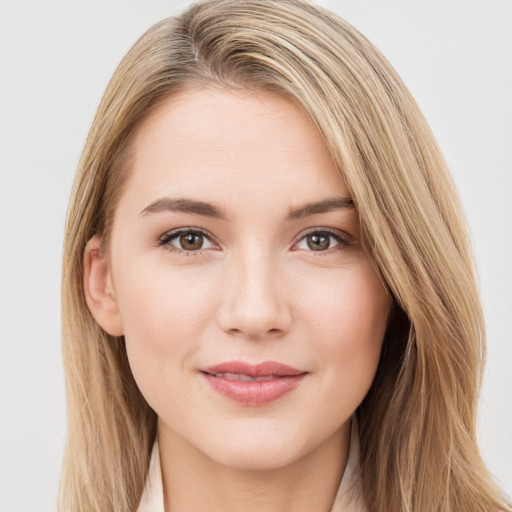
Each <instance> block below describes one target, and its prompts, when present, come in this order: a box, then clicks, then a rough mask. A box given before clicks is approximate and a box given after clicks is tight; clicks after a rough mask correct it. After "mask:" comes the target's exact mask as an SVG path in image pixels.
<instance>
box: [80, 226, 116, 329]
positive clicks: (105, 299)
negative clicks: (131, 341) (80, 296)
mask: <svg viewBox="0 0 512 512" xmlns="http://www.w3.org/2000/svg"><path fill="white" fill-rule="evenodd" d="M84 291H85V300H86V302H87V306H88V307H89V311H90V312H91V314H92V316H93V317H94V318H95V320H96V322H98V324H99V325H100V326H101V327H102V328H103V330H104V331H106V332H107V333H108V334H110V335H111V336H122V335H123V334H124V330H123V325H122V322H121V316H120V314H119V309H118V307H117V302H116V298H115V294H114V288H113V286H112V277H111V273H110V270H109V268H108V264H107V261H106V257H105V256H104V254H103V251H102V250H101V238H100V237H99V236H94V237H93V238H91V239H90V240H89V242H87V245H86V246H85V252H84Z"/></svg>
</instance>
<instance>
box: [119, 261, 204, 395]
mask: <svg viewBox="0 0 512 512" xmlns="http://www.w3.org/2000/svg"><path fill="white" fill-rule="evenodd" d="M118 269H119V271H118V275H117V282H116V283H115V290H116V298H117V302H118V306H119V311H120V314H121V320H122V323H123V329H124V336H125V342H126V350H127V353H128V358H129V361H130V366H131V369H132V373H133V375H134V377H135V380H136V382H137V384H138V385H139V387H140V389H141V391H142V393H143V394H144V395H145V396H146V398H147V399H148V401H149V402H151V398H150V397H151V396H152V395H153V394H154V393H155V391H156V389H157V388H160V387H161V385H162V381H163V380H171V379H173V377H174V376H176V375H177V374H178V372H177V371H176V370H177V369H179V370H187V368H188V367H189V366H190V361H191V359H192V358H193V356H194V354H196V352H197V351H198V350H199V340H200V338H201V336H200V334H201V332H203V331H204V329H205V327H206V325H207V323H208V319H209V317H211V308H212V304H213V300H214V298H213V297H212V294H213V291H212V289H211V286H209V284H208V280H204V279H201V278H200V276H197V271H196V273H195V276H192V275H188V274H187V272H183V269H181V270H180V271H173V270H172V269H169V268H168V267H162V266H160V267H159V266H158V265H152V266H151V268H150V270H149V271H148V270H145V269H144V267H131V266H128V265H127V266H125V267H123V266H119V267H118ZM153 388H155V389H153Z"/></svg>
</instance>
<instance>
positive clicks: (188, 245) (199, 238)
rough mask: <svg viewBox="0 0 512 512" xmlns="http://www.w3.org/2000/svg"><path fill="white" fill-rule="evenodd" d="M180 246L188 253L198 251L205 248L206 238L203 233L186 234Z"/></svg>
mask: <svg viewBox="0 0 512 512" xmlns="http://www.w3.org/2000/svg"><path fill="white" fill-rule="evenodd" d="M179 240H180V245H181V248H182V249H185V250H186V251H197V250H199V249H201V248H202V247H203V243H204V237H203V235H202V234H201V233H186V234H184V235H181V236H180V238H179Z"/></svg>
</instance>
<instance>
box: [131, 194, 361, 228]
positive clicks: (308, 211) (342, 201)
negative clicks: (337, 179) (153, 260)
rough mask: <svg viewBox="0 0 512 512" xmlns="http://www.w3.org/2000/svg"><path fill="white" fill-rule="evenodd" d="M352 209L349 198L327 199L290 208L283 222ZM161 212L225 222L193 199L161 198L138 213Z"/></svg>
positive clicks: (220, 214) (215, 209)
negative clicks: (197, 216) (199, 216)
mask: <svg viewBox="0 0 512 512" xmlns="http://www.w3.org/2000/svg"><path fill="white" fill-rule="evenodd" d="M352 208H354V202H353V201H352V199H350V198H349V197H329V198H327V199H322V200H320V201H315V202H312V203H305V204H303V205H300V206H297V207H295V208H290V209H289V210H288V213H287V215H286V217H285V221H287V222H289V221H292V220H298V219H302V218H304V217H310V216H312V215H317V214H319V213H327V212H330V211H333V210H346V209H352ZM162 211H170V212H180V213H190V214H193V215H201V216H203V217H212V218H214V219H221V220H227V219H228V216H227V214H226V212H225V211H224V210H223V209H221V208H219V207H218V206H215V205H214V204H212V203H207V202H205V201H195V200H193V199H186V198H180V199H173V198H170V197H163V198H161V199H157V200H156V201H154V202H153V203H151V204H150V205H149V206H147V207H146V208H144V210H142V211H141V212H140V215H147V214H150V213H157V212H162Z"/></svg>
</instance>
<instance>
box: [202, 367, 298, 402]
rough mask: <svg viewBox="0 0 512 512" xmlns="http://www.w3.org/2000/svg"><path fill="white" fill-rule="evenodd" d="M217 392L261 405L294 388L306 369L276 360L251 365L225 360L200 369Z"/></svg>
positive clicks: (234, 398)
mask: <svg viewBox="0 0 512 512" xmlns="http://www.w3.org/2000/svg"><path fill="white" fill-rule="evenodd" d="M200 372H201V374H202V375H203V376H204V378H205V379H206V380H207V382H208V383H209V384H210V386H211V387H212V388H213V389H214V390H215V391H216V392H218V393H219V394H221V395H223V396H224V397H227V398H229V399H231V400H234V401H235V402H238V403H239V404H242V405H248V406H261V405H266V404H268V403H270V402H273V401H275V400H277V399H279V398H281V397H282V396H284V395H286V394H288V393H289V392H291V391H293V390H294V389H296V388H297V387H298V386H299V384H300V383H301V381H302V379H303V378H304V377H305V376H306V375H307V374H308V372H307V371H303V370H299V369H297V368H293V367H291V366H288V365H285V364H283V363H279V362H276V361H265V362H263V363H259V364H256V365H251V364H249V363H245V362H243V361H229V362H226V363H221V364H219V365H215V366H211V367H208V368H205V369H203V370H200Z"/></svg>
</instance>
